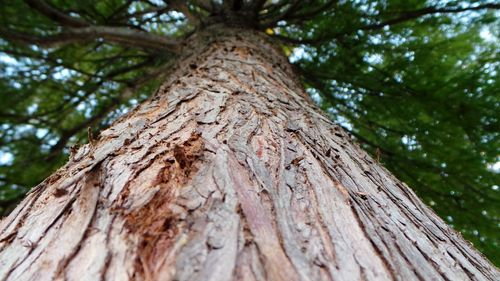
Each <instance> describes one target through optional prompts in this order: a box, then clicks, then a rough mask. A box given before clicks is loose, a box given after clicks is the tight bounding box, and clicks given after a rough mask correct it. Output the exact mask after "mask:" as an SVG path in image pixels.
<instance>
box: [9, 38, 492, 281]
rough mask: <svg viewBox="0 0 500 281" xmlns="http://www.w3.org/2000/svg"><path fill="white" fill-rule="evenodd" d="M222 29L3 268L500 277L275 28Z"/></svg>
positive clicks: (75, 181) (31, 198)
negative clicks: (304, 83) (321, 88)
mask: <svg viewBox="0 0 500 281" xmlns="http://www.w3.org/2000/svg"><path fill="white" fill-rule="evenodd" d="M222 32H224V33H225V35H224V36H223V35H221V34H218V35H217V34H216V33H217V32H215V31H212V33H209V32H207V33H205V35H204V34H203V33H200V34H198V35H196V36H194V38H192V39H191V42H190V44H191V46H192V47H193V48H192V49H191V50H186V54H185V57H184V58H183V60H182V61H181V62H180V63H179V67H178V68H177V69H176V70H175V71H174V73H173V74H172V75H171V77H170V78H169V79H168V81H166V82H165V83H164V85H163V86H162V87H161V88H160V90H159V91H158V92H157V93H156V94H155V95H154V97H153V98H151V99H150V100H149V101H147V102H145V103H144V104H142V105H140V106H139V107H138V108H136V109H135V110H134V111H132V112H131V113H129V114H127V116H125V117H123V118H121V119H120V120H118V121H117V122H115V123H114V124H113V126H111V127H110V128H109V129H107V130H105V131H104V132H102V133H101V136H100V139H99V140H98V141H97V142H96V143H94V144H92V145H86V146H84V147H82V148H81V149H80V150H79V151H78V153H77V154H76V155H75V156H73V157H72V159H70V161H69V162H68V164H67V165H65V166H64V167H63V168H61V169H60V170H59V171H58V172H57V173H55V174H54V175H52V176H51V177H49V178H48V179H47V180H46V181H45V182H43V183H42V184H40V185H39V186H37V187H36V188H34V189H33V191H32V192H31V193H30V194H29V195H28V196H27V198H26V199H25V200H24V201H23V202H22V203H21V204H20V205H19V206H18V207H17V208H16V210H15V211H14V212H12V214H11V215H10V216H9V217H7V218H6V219H4V220H3V221H2V222H1V223H0V241H1V242H0V280H51V279H58V280H99V279H105V280H130V279H132V280H286V281H292V280H500V274H499V272H498V270H497V269H496V268H495V267H494V266H493V265H491V264H490V263H489V262H488V261H487V260H486V259H485V258H484V257H483V256H482V255H481V254H479V253H478V252H477V251H476V250H474V249H473V248H472V247H471V246H470V244H469V243H468V242H466V241H464V240H463V239H462V238H461V237H460V235H458V234H457V233H456V232H455V231H453V230H452V229H451V228H450V227H449V226H447V225H446V224H445V223H444V222H443V221H442V220H441V219H439V218H438V217H437V216H436V215H435V214H434V213H433V212H432V211H431V210H430V209H429V208H428V207H426V206H425V205H424V204H422V202H421V201H420V200H419V199H418V198H417V197H416V195H415V194H414V193H413V192H412V191H411V190H410V189H409V188H408V187H407V186H406V185H404V184H403V183H401V182H400V181H398V180H397V179H395V178H394V177H393V176H392V175H391V174H390V173H389V172H388V171H387V170H386V169H384V168H382V167H381V166H380V165H378V164H377V163H376V162H375V161H374V160H373V159H372V158H371V157H370V156H368V155H367V154H366V153H365V152H364V151H362V150H361V149H360V148H359V147H358V146H357V145H355V144H353V143H352V141H351V139H350V137H349V136H348V135H346V133H345V132H343V131H342V130H341V129H340V128H339V126H337V125H334V124H332V122H331V121H330V120H329V119H328V118H327V117H325V116H324V115H323V114H322V113H321V111H320V110H319V109H318V108H317V107H316V106H314V105H313V103H312V102H311V101H310V100H309V99H308V98H307V95H306V94H305V93H304V91H303V89H302V88H301V86H300V85H299V83H298V82H297V80H296V79H295V78H294V77H295V76H294V75H293V73H292V71H291V67H290V66H289V64H288V63H287V61H286V59H285V58H284V57H282V56H281V54H280V52H279V51H277V50H276V49H275V48H274V47H273V46H272V44H271V43H270V42H268V41H267V39H266V38H265V37H264V36H263V35H259V34H257V33H254V32H250V31H243V30H227V29H226V30H222V31H219V33H222Z"/></svg>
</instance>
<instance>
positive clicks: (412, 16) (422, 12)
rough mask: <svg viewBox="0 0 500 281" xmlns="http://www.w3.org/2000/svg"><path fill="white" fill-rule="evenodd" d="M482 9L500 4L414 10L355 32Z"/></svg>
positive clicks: (492, 7)
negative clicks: (427, 16)
mask: <svg viewBox="0 0 500 281" xmlns="http://www.w3.org/2000/svg"><path fill="white" fill-rule="evenodd" d="M484 9H500V4H484V5H479V6H475V7H467V8H455V9H450V8H441V9H438V8H434V7H427V8H423V9H420V10H415V11H410V12H405V13H403V14H401V15H400V16H399V17H396V18H393V19H390V20H386V21H383V22H380V23H376V24H371V25H366V26H363V27H361V28H358V29H357V30H374V29H380V28H383V27H385V26H388V25H395V24H398V23H402V22H405V21H409V20H412V19H416V18H419V17H422V16H425V15H430V14H438V13H443V14H450V13H461V12H466V11H478V10H484Z"/></svg>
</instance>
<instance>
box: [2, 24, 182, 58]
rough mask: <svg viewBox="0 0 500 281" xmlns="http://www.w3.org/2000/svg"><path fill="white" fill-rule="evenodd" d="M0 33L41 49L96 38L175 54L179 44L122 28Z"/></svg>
mask: <svg viewBox="0 0 500 281" xmlns="http://www.w3.org/2000/svg"><path fill="white" fill-rule="evenodd" d="M0 33H1V34H2V36H3V37H4V38H5V39H8V40H11V41H13V42H20V43H25V44H35V45H39V46H42V47H57V46H61V45H65V44H70V43H78V42H89V41H94V40H95V39H96V38H103V39H105V40H107V41H110V42H115V43H120V44H123V45H128V46H133V47H140V48H145V49H155V50H162V51H168V52H172V53H177V52H178V51H179V50H178V48H179V42H177V40H172V39H169V38H167V37H163V36H159V35H154V34H150V33H147V32H143V31H139V30H133V29H129V28H124V27H109V26H88V27H82V28H68V29H65V30H63V31H62V32H61V33H58V34H55V35H49V36H35V35H32V34H27V33H22V32H17V31H11V30H9V29H6V28H2V27H0Z"/></svg>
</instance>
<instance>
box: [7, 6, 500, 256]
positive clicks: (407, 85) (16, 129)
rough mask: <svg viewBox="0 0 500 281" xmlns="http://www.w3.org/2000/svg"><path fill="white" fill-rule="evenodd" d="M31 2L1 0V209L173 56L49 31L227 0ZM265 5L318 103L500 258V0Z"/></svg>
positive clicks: (184, 31)
mask: <svg viewBox="0 0 500 281" xmlns="http://www.w3.org/2000/svg"><path fill="white" fill-rule="evenodd" d="M29 2H32V1H24V2H23V1H17V0H4V1H1V4H2V11H1V12H0V38H3V39H0V100H1V101H2V102H1V105H0V120H1V122H0V128H1V130H0V144H1V147H0V212H3V213H7V212H8V211H9V210H10V209H11V208H12V206H14V205H15V203H16V202H18V201H19V200H20V199H21V198H22V196H24V194H25V193H26V192H27V191H28V190H29V188H30V187H32V186H34V185H36V184H37V183H39V182H40V181H42V180H43V179H44V178H45V177H46V176H47V175H49V174H50V173H51V172H53V171H54V170H55V169H57V167H59V166H60V165H62V164H63V163H64V162H65V161H66V159H67V154H68V151H69V149H68V148H69V147H70V146H72V145H75V144H79V143H83V142H85V141H86V130H87V127H91V128H92V130H94V131H95V132H98V131H99V130H100V129H102V128H103V127H106V126H107V125H109V124H110V122H111V121H113V120H114V119H116V118H117V117H118V116H120V115H121V114H123V113H124V112H126V111H127V110H129V109H130V108H131V107H133V106H134V105H136V104H138V103H140V102H141V101H142V100H144V99H146V98H147V97H148V96H150V94H151V93H153V92H154V90H155V88H156V87H157V86H158V85H159V83H160V82H161V80H162V79H163V78H162V77H163V76H162V75H165V74H166V73H167V70H168V69H169V67H170V65H171V63H172V61H174V60H175V52H173V51H172V52H170V51H169V50H167V51H165V50H158V49H155V48H145V47H144V45H140V44H139V43H138V42H135V41H133V40H129V41H126V42H125V41H124V38H120V39H119V40H117V39H116V37H112V36H107V35H106V34H104V35H102V36H101V35H99V36H95V37H93V38H82V37H81V38H77V39H78V40H73V39H75V38H74V37H71V40H66V41H63V42H62V41H60V40H59V41H57V42H54V38H50V40H49V39H48V38H49V37H50V36H54V35H58V34H62V33H64V32H66V31H72V30H73V29H72V28H75V26H78V25H79V24H80V25H81V22H84V23H85V26H86V25H88V26H107V27H126V28H127V30H133V31H141V32H144V33H146V32H147V33H148V34H154V35H156V36H163V37H164V38H169V39H179V38H182V37H185V36H189V35H190V34H191V33H192V31H193V30H194V29H195V28H201V26H202V25H203V24H204V23H205V24H206V23H207V22H210V20H209V19H212V18H215V15H217V14H218V13H220V11H221V10H223V9H224V8H223V6H221V7H219V8H218V6H217V4H216V3H218V1H214V4H213V6H211V8H210V7H206V6H203V5H202V4H199V5H198V4H197V3H199V2H202V1H177V2H176V3H177V4H176V5H166V4H165V3H164V2H163V1H144V0H137V1H133V0H131V1H126V0H92V1H65V0H57V1H56V0H54V1H50V2H48V3H49V4H50V5H49V6H50V7H53V8H57V10H58V11H60V12H61V13H64V14H66V15H69V16H71V20H69V21H68V20H64V19H60V18H57V17H49V16H47V14H44V13H43V12H42V11H40V9H36V8H35V7H34V6H33V5H28V4H26V3H29ZM165 2H168V1H165ZM174 2H175V1H174ZM179 2H182V3H183V4H179ZM256 2H259V1H256ZM246 3H250V2H246ZM251 3H253V2H251ZM262 4H263V6H262V5H261V6H257V8H258V13H256V15H259V16H258V18H249V20H252V19H254V20H255V24H254V25H253V26H257V28H259V29H261V30H266V31H267V32H268V34H272V36H274V37H276V38H277V39H278V40H280V42H281V44H282V45H283V48H284V49H285V52H287V53H290V60H291V61H292V62H293V63H294V64H295V65H296V66H297V70H298V71H299V72H300V74H301V76H302V79H303V82H304V85H305V86H306V88H307V90H308V91H309V92H310V93H311V95H312V96H313V98H314V99H315V100H316V101H317V102H318V104H319V105H320V106H321V107H322V108H323V109H324V110H325V111H327V112H328V113H329V114H330V115H331V117H332V118H333V119H335V120H337V121H338V122H339V123H340V124H341V125H343V126H344V127H345V128H346V129H347V130H348V131H349V132H351V134H352V135H353V137H354V138H356V139H357V140H358V141H359V142H360V143H361V145H362V146H363V147H364V148H365V149H366V150H368V151H369V152H371V153H372V154H373V155H374V157H375V158H377V159H379V160H380V162H382V163H384V165H385V166H386V167H387V168H388V169H390V170H391V171H392V172H393V173H394V174H395V175H396V176H397V177H398V178H399V179H401V180H404V181H405V182H406V183H408V184H409V186H410V187H412V188H413V189H414V190H415V191H416V192H417V193H418V194H419V196H420V197H421V198H423V199H424V201H425V202H426V203H427V204H428V205H430V206H431V207H432V208H433V209H434V210H435V211H436V212H437V213H438V214H439V215H440V216H441V217H442V218H444V219H445V220H446V221H447V222H448V223H449V224H450V225H452V226H453V227H455V228H456V229H457V230H459V231H461V232H462V233H463V235H464V236H465V237H466V238H467V239H469V240H470V241H472V242H473V243H474V245H475V246H476V247H477V248H479V249H480V250H481V251H483V253H485V254H486V255H487V256H488V257H489V258H490V260H492V261H493V262H494V263H496V264H497V265H500V251H499V236H498V233H500V214H499V212H500V210H499V207H498V206H499V201H500V190H499V189H500V188H499V187H498V186H499V184H500V174H499V171H498V168H497V169H496V170H495V169H494V167H495V165H496V166H498V164H497V163H500V156H499V155H500V151H499V148H500V143H499V141H500V140H499V132H500V124H499V120H498V118H499V114H498V112H500V108H499V107H500V93H499V89H500V79H499V78H498V77H499V71H500V69H499V68H500V62H499V61H500V60H499V59H500V52H499V45H500V44H499V43H500V41H499V40H500V39H499V35H500V29H499V27H500V22H499V17H498V15H499V12H498V9H500V6H499V5H497V4H494V3H493V1H421V0H412V1H403V0H385V1H363V0H357V1H324V0H321V1H320V0H316V1H293V0H290V1H287V0H283V1H279V0H276V1H263V3H262ZM250 8H254V7H253V6H252V7H250V6H249V7H245V6H244V7H243V9H250ZM180 12H182V13H184V14H185V15H186V16H183V15H182V14H181V13H180ZM188 14H189V15H188ZM252 15H254V14H252ZM210 16H212V17H210ZM193 18H198V19H200V20H201V23H200V22H198V21H193V20H192V19H193ZM188 19H189V20H188ZM80 27H81V26H80ZM271 31H272V32H271ZM21 35H23V36H24V37H23V36H21ZM66 36H68V35H66ZM72 36H74V35H72ZM59 39H60V38H59ZM66 39H67V38H66ZM83 39H85V40H83ZM127 39H128V38H127ZM151 40H153V41H154V40H156V39H155V38H153V39H151Z"/></svg>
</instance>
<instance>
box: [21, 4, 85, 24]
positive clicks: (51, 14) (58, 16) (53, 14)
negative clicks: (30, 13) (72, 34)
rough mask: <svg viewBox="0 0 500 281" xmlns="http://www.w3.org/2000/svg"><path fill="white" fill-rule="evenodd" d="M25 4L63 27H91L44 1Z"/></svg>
mask: <svg viewBox="0 0 500 281" xmlns="http://www.w3.org/2000/svg"><path fill="white" fill-rule="evenodd" d="M24 2H25V3H26V4H28V6H30V7H31V8H33V9H35V10H37V11H38V12H40V13H42V14H43V15H45V16H46V17H48V18H49V19H51V20H53V21H55V22H58V23H60V24H62V25H65V26H71V27H85V26H89V24H88V23H87V22H85V21H84V20H81V19H78V18H74V17H72V16H69V15H66V14H65V13H63V12H61V11H59V10H57V9H56V8H54V7H52V6H51V5H49V4H47V3H45V1H43V0H24Z"/></svg>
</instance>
